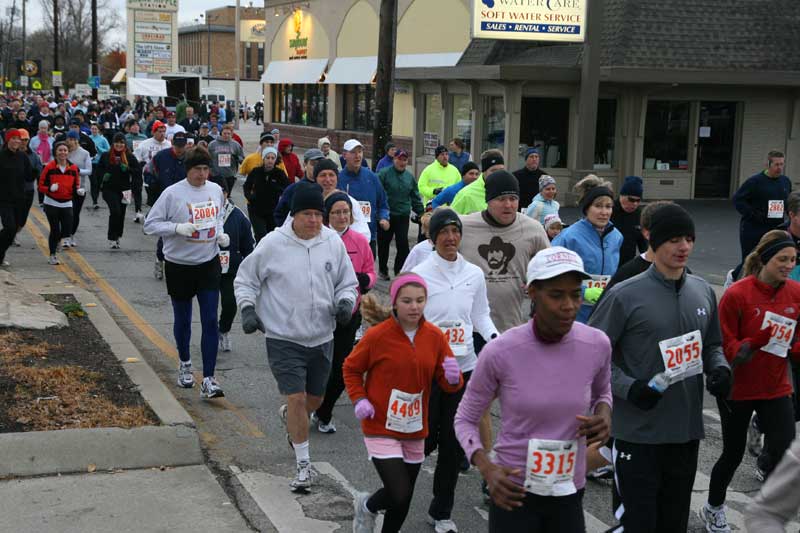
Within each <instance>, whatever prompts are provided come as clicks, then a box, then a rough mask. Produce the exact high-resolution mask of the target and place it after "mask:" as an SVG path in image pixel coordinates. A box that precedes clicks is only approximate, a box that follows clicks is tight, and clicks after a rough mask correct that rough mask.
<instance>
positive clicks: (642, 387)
mask: <svg viewBox="0 0 800 533" xmlns="http://www.w3.org/2000/svg"><path fill="white" fill-rule="evenodd" d="M662 396H663V395H662V394H661V393H660V392H658V391H657V390H653V389H651V388H650V387H649V386H648V385H647V382H646V381H642V380H641V379H637V380H636V381H634V382H633V384H632V385H631V389H630V390H629V391H628V401H629V402H631V403H632V404H633V405H635V406H636V407H638V408H639V409H641V410H642V411H649V410H650V409H652V408H653V407H655V406H656V404H657V403H658V402H659V400H661V398H662Z"/></svg>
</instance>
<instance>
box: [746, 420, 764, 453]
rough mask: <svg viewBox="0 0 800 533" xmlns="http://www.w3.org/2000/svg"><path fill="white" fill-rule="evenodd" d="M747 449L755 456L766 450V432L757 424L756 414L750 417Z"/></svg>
mask: <svg viewBox="0 0 800 533" xmlns="http://www.w3.org/2000/svg"><path fill="white" fill-rule="evenodd" d="M747 451H748V452H750V455H752V456H753V457H758V456H759V455H761V452H763V451H764V434H763V433H761V430H760V429H759V428H758V426H757V425H756V415H755V414H753V416H752V418H750V425H749V426H748V427H747Z"/></svg>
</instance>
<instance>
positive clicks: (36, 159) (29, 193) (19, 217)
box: [0, 120, 50, 263]
mask: <svg viewBox="0 0 800 533" xmlns="http://www.w3.org/2000/svg"><path fill="white" fill-rule="evenodd" d="M43 122H45V123H46V122H47V121H46V120H45V121H43ZM17 131H19V134H20V137H19V140H20V145H19V149H18V151H19V152H20V153H22V154H25V157H27V158H28V161H29V162H30V164H31V170H30V172H29V173H28V174H27V175H25V194H24V196H23V198H22V201H21V202H19V203H18V204H17V207H16V214H15V218H16V222H17V234H19V232H21V231H22V228H23V227H25V224H27V223H28V214H29V213H30V210H31V206H32V205H33V197H34V196H35V195H36V192H35V189H36V185H37V182H38V181H39V176H41V175H42V169H43V168H44V164H43V163H42V159H41V157H40V156H39V154H38V153H37V152H35V151H33V150H31V148H30V146H29V144H28V143H29V142H30V140H31V139H30V136H28V131H27V130H17ZM42 144H47V143H46V142H44V143H42ZM47 155H48V157H49V156H50V146H49V145H48V146H47ZM48 161H49V160H48ZM42 200H44V198H42ZM20 245H21V243H20V242H19V241H18V240H17V238H16V237H14V246H20ZM1 262H2V261H0V263H1Z"/></svg>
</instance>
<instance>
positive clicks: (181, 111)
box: [175, 99, 189, 122]
mask: <svg viewBox="0 0 800 533" xmlns="http://www.w3.org/2000/svg"><path fill="white" fill-rule="evenodd" d="M187 107H189V102H187V101H186V100H185V99H184V100H181V101H180V102H178V105H176V106H175V119H176V120H177V121H178V122H180V121H182V120H183V119H185V118H186V108H187Z"/></svg>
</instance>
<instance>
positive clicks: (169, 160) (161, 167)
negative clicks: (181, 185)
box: [145, 148, 186, 195]
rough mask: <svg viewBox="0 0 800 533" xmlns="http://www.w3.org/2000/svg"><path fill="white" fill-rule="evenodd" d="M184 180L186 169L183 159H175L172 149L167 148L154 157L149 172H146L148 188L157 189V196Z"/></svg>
mask: <svg viewBox="0 0 800 533" xmlns="http://www.w3.org/2000/svg"><path fill="white" fill-rule="evenodd" d="M184 178H186V168H185V167H184V166H183V158H180V159H179V158H177V157H175V152H173V151H172V148H166V149H164V150H161V151H160V152H158V153H157V154H156V155H154V156H153V160H152V161H150V169H149V171H147V172H145V182H146V183H147V184H148V186H150V187H155V189H154V191H155V192H156V195H158V194H160V193H161V191H163V190H164V189H166V188H167V187H169V186H170V185H174V184H175V183H178V182H179V181H181V180H182V179H184ZM151 192H152V191H151Z"/></svg>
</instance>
